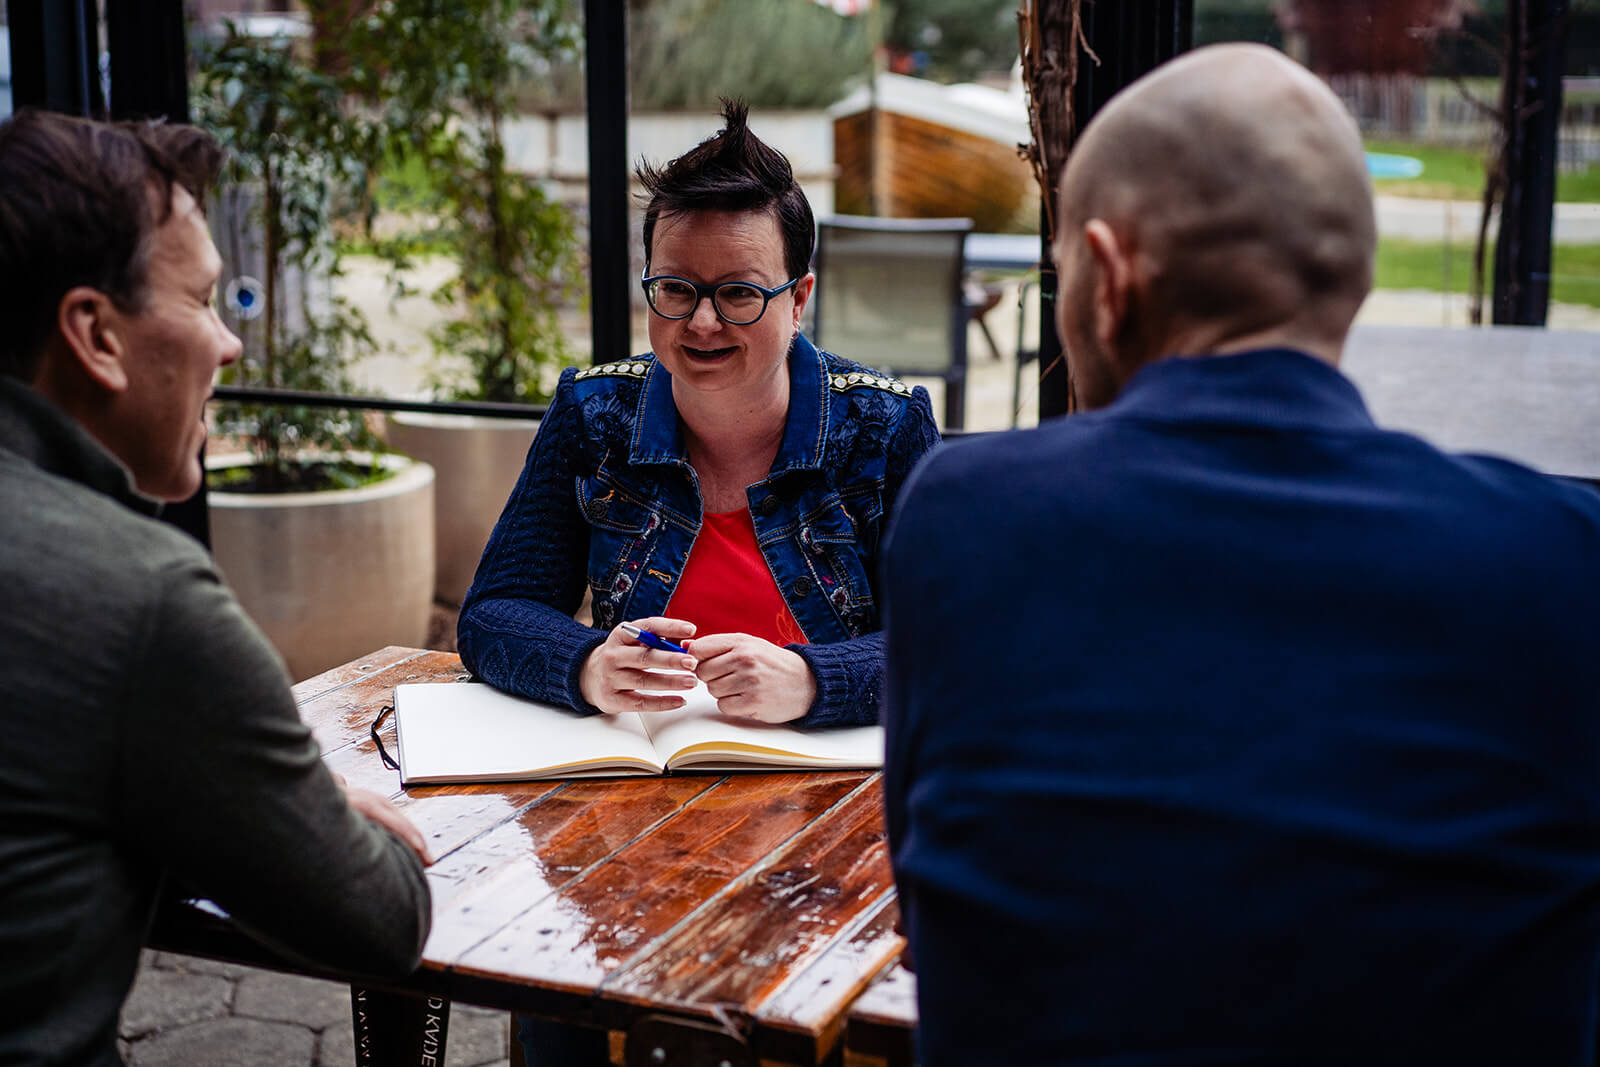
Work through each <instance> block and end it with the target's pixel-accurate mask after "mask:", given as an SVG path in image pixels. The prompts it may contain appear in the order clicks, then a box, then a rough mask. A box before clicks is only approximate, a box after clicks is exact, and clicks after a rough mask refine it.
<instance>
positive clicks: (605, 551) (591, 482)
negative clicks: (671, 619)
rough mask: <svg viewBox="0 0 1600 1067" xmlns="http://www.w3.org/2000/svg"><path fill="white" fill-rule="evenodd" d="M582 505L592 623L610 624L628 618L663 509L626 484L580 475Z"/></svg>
mask: <svg viewBox="0 0 1600 1067" xmlns="http://www.w3.org/2000/svg"><path fill="white" fill-rule="evenodd" d="M578 506H579V508H580V509H582V511H583V514H584V518H585V519H587V520H588V523H589V563H588V574H587V577H588V581H589V588H590V591H591V593H592V595H593V611H594V624H595V626H597V627H599V628H601V629H610V628H611V627H613V626H615V625H616V624H617V623H618V622H620V621H621V620H622V619H623V618H624V617H625V614H624V612H625V608H626V605H627V604H628V602H629V600H630V599H631V597H632V593H633V589H634V585H635V583H636V582H637V581H638V579H639V576H640V575H641V574H642V573H643V570H644V567H645V563H646V561H647V560H648V559H649V558H650V553H651V551H652V549H653V548H654V545H655V542H656V539H657V537H658V535H659V534H660V531H661V526H662V518H661V512H660V508H659V507H658V506H657V505H656V503H655V502H654V501H653V500H649V499H645V498H642V497H640V496H638V495H636V494H634V493H633V492H630V491H629V490H628V489H626V488H625V487H623V486H619V485H615V484H610V483H608V482H607V481H605V480H603V479H580V480H579V483H578Z"/></svg>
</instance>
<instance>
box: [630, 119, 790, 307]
mask: <svg viewBox="0 0 1600 1067" xmlns="http://www.w3.org/2000/svg"><path fill="white" fill-rule="evenodd" d="M749 115H750V109H749V108H748V107H746V106H745V104H744V102H743V101H739V100H727V99H724V100H723V101H722V118H723V120H724V123H725V125H724V126H723V128H722V129H721V130H720V131H719V132H718V133H717V134H716V135H715V136H713V137H711V138H709V139H707V140H705V141H702V142H700V144H699V145H698V146H696V147H695V148H692V149H690V150H689V151H688V152H685V153H684V154H683V155H681V156H679V157H678V158H677V159H674V160H673V161H672V162H671V163H668V164H667V165H666V166H665V167H661V168H659V169H658V168H656V167H652V166H651V165H650V164H648V163H646V162H643V161H642V160H641V161H640V163H639V166H638V169H637V170H636V171H635V174H636V175H637V176H638V178H639V181H640V182H642V183H643V184H644V188H645V193H646V194H647V195H648V197H649V200H648V201H647V203H646V204H645V209H644V262H645V269H646V271H648V270H649V264H650V252H651V244H652V241H653V239H654V237H655V230H656V220H657V219H659V218H661V217H662V216H663V215H666V216H672V215H681V214H683V213H685V212H689V211H764V210H767V209H769V208H770V209H771V210H772V212H773V214H774V215H775V216H776V217H777V220H778V229H779V230H780V231H781V232H782V233H783V265H784V269H785V270H787V271H788V272H789V277H790V278H799V277H801V276H803V275H804V274H805V273H806V271H808V270H810V269H811V249H812V245H813V242H814V241H815V240H816V224H815V221H814V220H813V218H812V215H811V204H810V203H809V202H808V201H807V200H806V194H805V193H803V192H802V191H801V190H800V183H799V182H797V181H795V180H794V170H793V168H791V167H790V166H789V161H788V160H787V159H785V158H784V155H783V153H782V152H779V151H778V150H777V149H775V148H772V147H770V146H769V145H767V144H766V143H765V142H763V141H762V140H761V138H759V137H757V136H756V135H755V134H753V133H751V132H750V127H749V126H748V125H746V120H747V119H748V118H749Z"/></svg>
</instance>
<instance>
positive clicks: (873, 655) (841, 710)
mask: <svg viewBox="0 0 1600 1067" xmlns="http://www.w3.org/2000/svg"><path fill="white" fill-rule="evenodd" d="M938 443H939V430H938V427H937V426H936V425H935V424H934V421H933V408H932V406H931V405H930V404H929V402H928V391H927V390H926V389H924V388H923V387H922V386H920V385H919V386H917V387H916V388H915V389H913V390H912V393H911V401H910V403H908V404H907V405H906V407H905V408H904V410H903V412H902V414H901V417H900V419H899V420H898V421H897V422H896V424H895V426H894V428H893V430H892V431H891V432H890V435H889V440H888V441H887V442H886V443H885V446H884V451H885V464H884V481H883V518H882V520H881V522H882V525H881V527H880V529H881V530H887V529H888V528H889V525H890V521H891V520H892V519H893V517H894V512H895V505H896V503H897V501H898V498H899V495H900V487H901V486H902V485H904V484H905V480H906V478H907V477H909V476H910V474H911V471H912V469H913V468H915V467H916V465H917V463H918V461H920V460H921V459H922V457H923V456H925V455H927V454H928V453H929V452H930V451H932V450H933V448H934V446H935V445H937V444H938ZM878 545H879V550H880V553H881V549H882V545H883V538H882V536H880V537H879V539H878ZM867 564H868V573H869V574H870V575H871V581H872V592H873V597H874V599H875V600H877V601H878V603H879V604H880V605H881V604H882V603H883V586H882V579H881V577H880V575H879V570H880V560H879V559H878V558H877V557H874V558H872V559H869V560H868V561H867ZM879 622H880V624H881V622H882V613H881V608H880V614H879ZM790 647H791V648H793V649H794V651H796V652H798V653H799V654H800V656H801V658H802V659H804V660H805V661H806V663H807V665H809V666H810V667H811V673H812V675H813V676H814V677H815V678H816V680H817V699H816V702H815V703H814V704H812V706H811V710H809V711H808V712H806V714H805V716H804V717H802V718H800V719H798V720H796V722H795V723H794V725H795V726H798V727H800V728H802V729H814V728H820V727H827V726H861V725H868V724H871V723H875V722H877V721H878V710H879V704H880V703H881V701H882V698H883V670H884V639H883V632H882V631H881V630H879V631H877V632H874V633H869V634H864V635H862V636H861V637H856V638H852V639H851V640H848V641H837V642H833V643H831V644H820V645H792V646H790Z"/></svg>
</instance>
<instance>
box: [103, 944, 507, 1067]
mask: <svg viewBox="0 0 1600 1067" xmlns="http://www.w3.org/2000/svg"><path fill="white" fill-rule="evenodd" d="M506 1020H507V1017H506V1014H505V1012H500V1011H488V1010H486V1009H484V1008H473V1007H468V1006H466V1005H460V1004H457V1005H452V1006H451V1009H450V1027H449V1031H448V1037H447V1040H446V1044H445V1058H444V1064H445V1065H447V1067H485V1065H488V1067H507V1065H508V1064H509V1063H510V1060H509V1059H508V1057H507V1051H506V1036H507V1021H506ZM120 1035H121V1037H120V1040H119V1042H118V1044H119V1045H120V1046H121V1049H122V1055H123V1058H124V1059H126V1060H127V1062H128V1064H129V1067H302V1065H304V1067H354V1064H355V1045H354V1042H353V1040H352V1037H351V1017H350V989H349V987H348V986H345V985H341V984H338V983H336V982H324V981H319V980H317V979H313V978H298V977H295V976H293V975H285V974H278V973H276V972H273V971H262V970H256V969H254V968H251V967H240V966H236V965H234V964H228V963H217V962H215V961H213V960H203V959H196V958H194V957H192V956H177V955H172V954H170V953H158V952H147V953H145V957H144V960H143V961H142V966H141V968H140V971H139V978H138V981H137V982H135V983H134V986H133V992H132V993H131V994H130V995H129V997H128V1001H127V1003H126V1004H125V1005H123V1009H122V1025H121V1028H120Z"/></svg>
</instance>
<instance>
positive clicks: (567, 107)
mask: <svg viewBox="0 0 1600 1067" xmlns="http://www.w3.org/2000/svg"><path fill="white" fill-rule="evenodd" d="M1016 12H1017V4H1016V0H883V2H882V3H881V4H879V5H878V6H876V7H874V8H873V9H872V10H871V11H870V12H868V13H866V14H862V15H855V16H849V17H846V16H842V15H839V14H837V13H835V12H834V11H832V10H831V9H829V8H827V7H824V6H822V5H821V4H818V3H816V2H815V0H628V57H629V60H628V64H629V69H628V72H627V75H626V76H627V77H628V92H629V96H630V100H631V106H632V108H633V110H635V111H676V110H716V108H717V106H718V104H717V101H718V99H719V98H721V97H724V96H736V97H739V98H740V99H742V100H744V101H745V102H747V103H748V104H749V105H750V106H751V107H752V108H756V109H758V110H760V109H781V108H825V107H827V106H829V105H830V104H833V103H834V102H836V101H838V100H840V99H841V98H843V97H844V96H845V95H846V94H848V93H849V92H850V90H851V89H853V88H855V87H856V86H857V85H860V84H863V83H864V82H865V81H866V79H867V77H868V75H869V73H870V72H871V70H872V63H873V48H874V43H875V42H877V41H879V40H881V41H882V43H883V46H884V48H885V50H886V52H887V53H888V56H889V61H890V64H891V66H893V67H894V68H895V69H897V70H900V71H901V72H902V73H912V74H917V75H919V76H921V77H926V78H932V79H935V80H938V81H944V82H951V81H963V80H968V79H971V78H974V77H977V76H978V75H980V74H984V73H988V74H997V73H998V74H1001V75H1003V74H1004V73H1005V72H1006V71H1008V70H1009V69H1010V67H1011V65H1012V63H1013V62H1015V60H1016V55H1017V18H1016ZM619 76H622V75H621V73H620V72H619ZM517 103H518V105H519V106H521V107H522V108H523V109H524V110H527V111H568V112H571V111H581V110H582V108H583V73H582V68H581V66H580V65H579V62H578V61H577V60H576V59H570V60H566V61H559V60H558V61H552V62H551V63H549V64H548V65H547V66H546V67H544V68H543V70H542V71H541V77H539V78H536V79H531V80H529V81H527V82H525V83H524V84H523V86H522V87H521V88H520V89H519V91H518V96H517Z"/></svg>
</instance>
